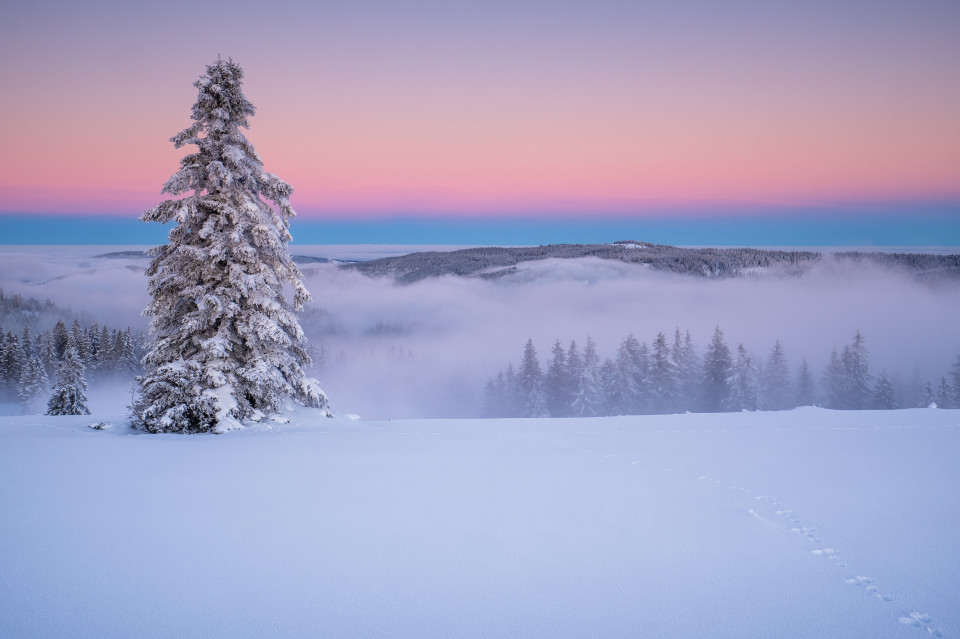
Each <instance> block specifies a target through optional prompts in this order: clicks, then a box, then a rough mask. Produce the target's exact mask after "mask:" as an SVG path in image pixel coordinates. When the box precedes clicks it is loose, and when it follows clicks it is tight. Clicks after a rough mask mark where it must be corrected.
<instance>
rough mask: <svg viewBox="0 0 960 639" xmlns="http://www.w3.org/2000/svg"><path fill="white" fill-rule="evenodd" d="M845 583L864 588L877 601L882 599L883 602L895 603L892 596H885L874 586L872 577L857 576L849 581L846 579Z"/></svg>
mask: <svg viewBox="0 0 960 639" xmlns="http://www.w3.org/2000/svg"><path fill="white" fill-rule="evenodd" d="M843 582H844V583H847V584H850V585H851V586H857V587H859V588H863V590H864V591H865V592H867V593H869V594H870V595H872V596H873V597H874V598H875V599H881V600H883V601H893V597H891V596H890V595H885V594H883V593H881V592H880V589H879V588H877V587H876V586H874V585H873V579H871V578H870V577H864V576H863V575H857V576H856V577H850V578H849V579H844V580H843Z"/></svg>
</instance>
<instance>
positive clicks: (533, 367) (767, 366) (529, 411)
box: [482, 326, 960, 417]
mask: <svg viewBox="0 0 960 639" xmlns="http://www.w3.org/2000/svg"><path fill="white" fill-rule="evenodd" d="M897 373H898V374H896V375H894V376H892V377H891V376H888V374H887V372H886V371H880V372H879V373H878V374H877V375H874V374H872V373H871V372H870V352H869V350H868V348H867V344H866V338H865V337H864V335H863V334H862V333H861V332H860V331H857V332H856V334H855V335H854V336H853V338H852V340H851V341H850V343H849V344H847V345H845V346H844V347H843V348H842V349H841V350H838V349H836V348H834V349H833V350H832V352H831V354H830V359H829V363H828V364H827V366H826V369H825V370H824V371H822V373H821V374H819V375H816V374H815V373H814V371H811V369H810V366H809V365H808V364H807V360H806V358H803V359H802V360H801V361H800V363H799V365H797V367H796V369H795V371H792V370H791V367H790V365H789V363H788V360H787V356H786V353H785V352H784V349H783V347H782V346H781V343H780V341H779V340H778V341H776V342H775V343H774V345H773V346H772V347H771V348H770V351H769V352H768V353H767V354H766V356H765V357H758V356H754V355H751V354H750V353H749V352H748V351H747V349H746V348H745V347H744V345H743V344H739V345H738V346H737V347H736V348H735V349H733V348H731V347H730V346H728V344H727V341H726V338H725V336H724V333H723V330H722V329H721V328H720V327H719V326H718V327H717V328H716V329H715V330H714V332H713V336H712V338H711V341H710V343H709V344H708V345H707V347H706V349H705V351H704V354H703V356H702V357H700V356H698V354H697V349H696V346H695V344H694V343H693V340H692V338H691V335H690V332H689V331H686V332H681V330H680V329H679V328H677V329H676V330H675V332H674V335H673V339H672V340H670V339H668V338H667V336H666V335H665V334H664V333H662V332H661V333H658V334H657V336H656V338H655V339H654V340H653V341H652V343H651V344H649V345H648V344H647V343H646V342H640V341H639V340H637V338H636V337H634V336H633V335H632V334H631V335H627V336H626V337H625V338H624V339H623V340H622V341H621V342H620V346H619V348H618V349H617V352H616V355H615V356H614V357H612V358H610V357H608V358H605V359H603V360H602V361H601V358H600V355H599V354H598V352H597V345H596V343H595V342H594V340H593V338H591V337H587V339H586V342H585V344H584V346H583V347H582V348H581V347H580V346H578V344H577V342H576V341H575V340H574V341H572V342H570V344H569V346H567V347H566V348H564V346H563V344H562V343H561V342H560V340H556V341H554V343H553V347H552V348H551V351H550V357H549V359H548V360H547V362H546V366H545V369H544V368H543V367H541V364H540V360H539V356H538V354H537V349H536V347H535V346H534V343H533V340H532V339H530V340H528V341H527V343H526V345H525V346H524V348H523V353H522V356H521V359H520V362H519V364H518V365H517V366H514V365H513V364H512V363H511V364H508V365H507V366H506V368H505V369H503V370H501V371H499V372H498V373H497V374H496V376H494V377H492V378H491V379H489V380H488V381H487V384H486V387H485V389H484V395H483V407H482V413H483V416H484V417H596V416H607V415H647V414H664V413H683V412H730V411H745V410H747V411H749V410H787V409H791V408H795V407H798V406H814V405H816V406H822V407H824V408H834V409H841V410H863V409H875V410H889V409H895V408H915V407H928V406H934V407H940V408H957V407H960V355H958V356H957V359H956V361H955V363H954V364H953V367H952V371H951V372H950V373H949V375H948V374H944V375H943V376H942V377H941V378H940V380H939V383H937V384H934V383H933V382H932V381H929V380H928V381H926V383H923V382H921V380H920V379H919V377H918V375H913V376H904V375H901V374H899V371H898V372H897Z"/></svg>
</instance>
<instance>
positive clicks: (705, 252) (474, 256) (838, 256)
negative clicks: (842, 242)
mask: <svg viewBox="0 0 960 639" xmlns="http://www.w3.org/2000/svg"><path fill="white" fill-rule="evenodd" d="M582 257H595V258H599V259H604V260H616V261H618V262H625V263H627V264H637V265H643V266H645V267H648V268H651V269H653V270H656V271H664V272H669V273H678V274H683V275H692V276H697V277H707V278H732V277H743V276H745V275H750V274H756V273H761V272H765V273H773V274H779V275H799V274H801V273H803V272H805V271H807V270H808V269H809V268H811V267H812V266H813V265H815V264H818V263H821V262H822V261H823V260H824V259H830V260H836V261H839V262H868V263H873V264H877V265H881V266H885V267H894V268H901V269H904V270H906V271H907V272H910V273H913V274H915V275H924V276H929V275H932V274H937V275H944V276H948V277H956V276H960V255H938V254H928V253H924V254H920V253H881V252H869V253H864V252H855V251H854V252H842V253H835V254H833V255H832V256H824V255H822V254H820V253H816V252H812V251H780V250H766V249H753V248H728V249H720V248H681V247H677V246H668V245H663V244H651V243H649V242H634V241H620V242H613V243H611V244H549V245H543V246H519V247H496V246H490V247H478V248H469V249H460V250H458V251H447V252H437V251H425V252H420V253H410V254H408V255H398V256H393V257H384V258H380V259H377V260H369V261H365V262H358V263H354V264H346V265H344V266H343V267H342V268H349V269H353V270H357V271H360V272H361V273H364V274H366V275H369V276H372V277H392V278H393V279H394V280H395V281H397V282H398V283H402V284H410V283H413V282H418V281H420V280H423V279H426V278H431V277H441V276H443V275H457V276H464V277H481V278H486V279H491V278H498V277H504V276H508V275H510V274H511V273H514V272H516V270H517V265H518V264H521V263H524V262H532V261H537V260H544V259H547V258H562V259H575V258H582Z"/></svg>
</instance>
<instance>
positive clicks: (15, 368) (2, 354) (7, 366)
mask: <svg viewBox="0 0 960 639" xmlns="http://www.w3.org/2000/svg"><path fill="white" fill-rule="evenodd" d="M24 360H25V358H24V353H23V348H22V347H21V346H20V338H19V337H17V336H16V335H14V334H13V332H11V331H8V332H7V335H6V337H5V338H4V339H3V343H2V344H0V400H3V399H13V398H14V397H15V396H16V392H17V383H18V382H19V380H20V375H21V374H22V373H23V368H24V365H25V361H24Z"/></svg>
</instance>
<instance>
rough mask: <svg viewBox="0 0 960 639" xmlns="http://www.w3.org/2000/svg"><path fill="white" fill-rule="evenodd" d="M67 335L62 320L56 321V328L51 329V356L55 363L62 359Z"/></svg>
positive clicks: (65, 348) (65, 326)
mask: <svg viewBox="0 0 960 639" xmlns="http://www.w3.org/2000/svg"><path fill="white" fill-rule="evenodd" d="M68 335H69V334H68V332H67V325H66V324H64V323H63V320H57V324H56V326H54V327H53V354H54V356H55V357H56V361H57V362H59V361H60V360H62V359H63V354H64V353H65V352H66V350H67V339H68Z"/></svg>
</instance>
